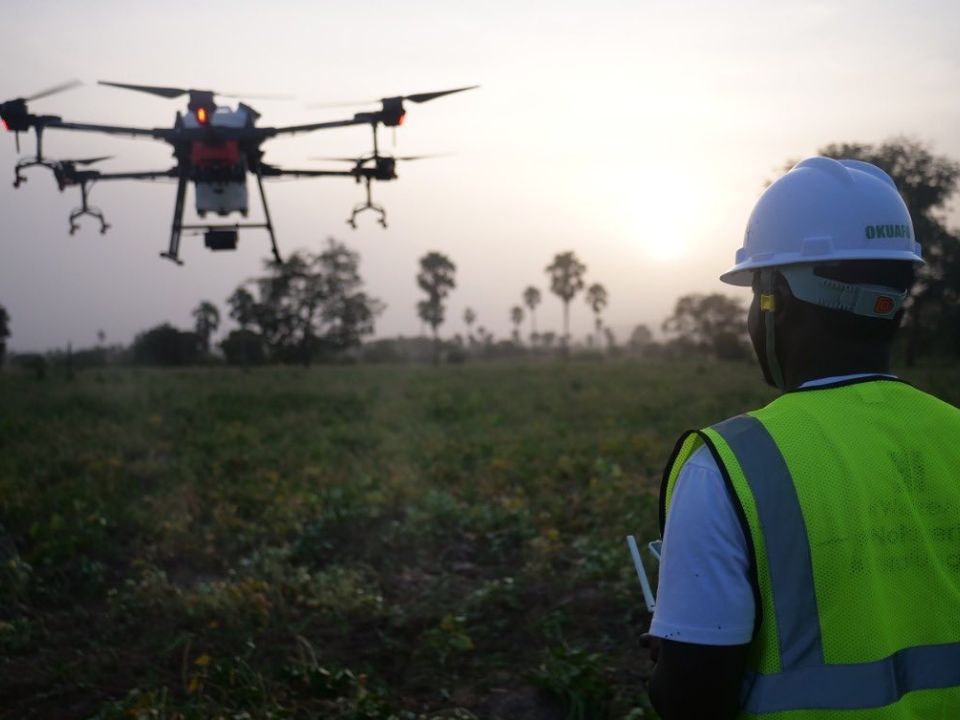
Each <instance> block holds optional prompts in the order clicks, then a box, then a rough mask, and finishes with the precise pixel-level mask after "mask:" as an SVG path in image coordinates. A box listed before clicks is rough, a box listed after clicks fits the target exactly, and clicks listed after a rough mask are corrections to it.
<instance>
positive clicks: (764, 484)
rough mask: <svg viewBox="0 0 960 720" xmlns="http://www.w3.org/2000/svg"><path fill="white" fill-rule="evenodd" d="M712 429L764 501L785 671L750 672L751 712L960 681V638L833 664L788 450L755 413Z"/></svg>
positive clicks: (851, 701) (850, 705)
mask: <svg viewBox="0 0 960 720" xmlns="http://www.w3.org/2000/svg"><path fill="white" fill-rule="evenodd" d="M712 429H713V430H714V431H715V432H716V433H717V434H718V435H720V437H722V438H723V440H724V442H726V444H727V445H728V446H729V447H730V449H731V450H732V451H733V453H734V455H736V458H737V461H738V462H739V464H740V468H741V469H742V471H743V475H744V477H745V478H746V481H747V483H748V485H749V486H750V491H751V493H752V494H753V497H754V499H755V502H756V507H757V515H758V517H759V520H760V527H761V532H762V534H763V542H764V545H765V547H766V553H767V564H768V566H769V568H768V571H769V575H770V582H771V592H772V595H773V604H774V607H773V611H774V613H775V615H776V618H775V620H776V623H777V632H778V635H779V640H780V648H779V651H780V667H781V672H779V673H774V674H767V675H765V674H760V673H747V675H746V677H745V678H744V687H743V697H742V702H743V710H745V711H746V712H748V713H751V714H756V715H761V714H766V713H774V712H782V711H786V710H804V709H810V710H814V709H838V710H846V709H856V708H872V707H881V706H884V705H889V704H890V703H893V702H896V701H897V700H899V699H900V698H901V697H903V696H904V695H905V694H907V693H908V692H911V691H914V690H931V689H943V688H949V687H955V686H960V643H948V644H942V645H925V646H919V647H910V648H905V649H903V650H900V651H898V652H896V653H894V654H892V655H890V656H889V657H886V658H883V659H881V660H877V661H874V662H867V663H855V664H843V665H838V664H827V663H826V662H825V660H824V656H823V642H822V637H821V633H820V617H819V614H818V612H817V597H816V586H815V585H814V581H813V563H812V561H811V557H810V541H809V538H808V537H807V530H806V526H805V524H804V521H803V514H802V512H801V509H800V501H799V499H798V498H797V492H796V488H795V487H794V484H793V479H792V478H791V476H790V471H789V470H788V468H787V465H786V462H785V461H784V459H783V455H782V453H781V452H780V449H779V448H778V447H777V444H776V442H775V441H774V440H773V438H772V437H771V436H770V433H769V432H767V429H766V428H765V427H764V426H763V424H762V423H761V422H760V421H759V420H757V419H756V418H753V417H751V416H749V415H739V416H737V417H734V418H731V419H730V420H726V421H724V422H722V423H719V424H718V425H714V426H713V427H712Z"/></svg>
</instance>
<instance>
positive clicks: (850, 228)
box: [720, 157, 923, 286]
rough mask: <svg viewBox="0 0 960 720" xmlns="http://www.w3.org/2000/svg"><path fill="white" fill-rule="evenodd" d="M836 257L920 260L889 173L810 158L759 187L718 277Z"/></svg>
mask: <svg viewBox="0 0 960 720" xmlns="http://www.w3.org/2000/svg"><path fill="white" fill-rule="evenodd" d="M837 260H904V261H910V262H917V263H922V262H923V258H922V257H921V249H920V244H919V243H918V242H916V240H915V238H914V236H913V223H912V222H911V221H910V213H909V212H908V211H907V206H906V205H905V204H904V202H903V199H902V198H901V197H900V194H899V193H898V192H897V186H896V184H895V183H894V182H893V180H892V179H891V178H890V176H889V175H887V174H886V173H885V172H884V171H883V170H881V169H880V168H878V167H877V166H875V165H871V164H870V163H866V162H862V161H860V160H831V159H830V158H825V157H813V158H809V159H807V160H803V161H802V162H799V163H797V164H796V165H795V166H794V167H793V168H792V169H791V170H790V172H788V173H787V174H786V175H784V176H783V177H781V178H780V179H779V180H777V181H776V182H775V183H773V184H772V185H771V186H770V187H769V188H767V190H766V192H764V193H763V195H762V196H761V197H760V199H759V200H758V201H757V204H756V206H755V207H754V208H753V212H752V213H751V215H750V220H749V221H748V223H747V232H746V234H745V236H744V241H743V247H742V248H740V249H739V250H737V256H736V264H735V265H734V266H733V267H732V268H731V269H730V270H728V271H727V272H725V273H724V274H723V275H721V276H720V279H721V280H722V281H723V282H725V283H729V284H731V285H742V286H749V285H750V284H751V282H752V280H753V271H755V270H760V269H762V268H775V267H777V268H778V267H783V266H788V265H801V264H803V265H813V264H816V263H824V262H835V261H837Z"/></svg>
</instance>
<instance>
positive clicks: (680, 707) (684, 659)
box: [641, 635, 749, 720]
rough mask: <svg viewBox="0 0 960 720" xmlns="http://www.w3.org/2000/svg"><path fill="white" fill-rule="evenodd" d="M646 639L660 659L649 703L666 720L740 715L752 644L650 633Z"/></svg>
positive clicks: (714, 719)
mask: <svg viewBox="0 0 960 720" xmlns="http://www.w3.org/2000/svg"><path fill="white" fill-rule="evenodd" d="M644 638H649V639H647V640H644ZM644 642H646V643H647V645H646V646H647V647H649V648H650V657H651V658H654V659H655V660H656V663H657V666H656V667H655V668H654V669H653V675H652V676H651V678H650V702H651V703H652V704H653V707H654V709H656V711H657V713H659V715H660V717H661V718H663V720H703V718H710V719H711V720H732V719H733V718H734V717H736V715H737V713H738V712H739V707H740V685H741V683H742V682H743V669H744V666H745V665H746V660H747V648H748V647H749V645H694V644H692V643H681V642H676V641H674V640H660V639H659V638H656V637H651V636H649V635H646V636H643V637H641V644H643V643H644Z"/></svg>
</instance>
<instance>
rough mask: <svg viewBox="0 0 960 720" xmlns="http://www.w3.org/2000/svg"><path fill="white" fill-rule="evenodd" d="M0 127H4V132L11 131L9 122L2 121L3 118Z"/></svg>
mask: <svg viewBox="0 0 960 720" xmlns="http://www.w3.org/2000/svg"><path fill="white" fill-rule="evenodd" d="M0 125H2V126H3V129H4V130H7V131H9V130H10V126H9V125H7V121H6V120H4V119H2V118H0Z"/></svg>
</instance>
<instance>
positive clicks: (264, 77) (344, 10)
mask: <svg viewBox="0 0 960 720" xmlns="http://www.w3.org/2000/svg"><path fill="white" fill-rule="evenodd" d="M5 10H6V22H5V24H4V25H3V27H0V60H2V61H3V66H4V67H5V68H8V73H7V77H6V79H5V81H4V82H3V83H2V85H3V87H2V88H0V98H2V99H3V100H6V99H11V98H15V97H19V96H23V95H29V94H31V93H33V92H36V91H38V90H40V89H42V88H44V87H48V86H50V85H54V84H56V83H58V82H61V81H63V80H68V79H71V78H74V77H77V78H80V79H81V80H83V81H84V82H85V85H84V86H83V87H80V88H77V89H75V90H71V91H70V92H67V93H63V94H61V95H56V96H53V97H50V98H45V99H42V100H39V101H37V102H35V103H32V104H31V110H32V111H33V112H35V113H50V114H58V115H62V116H63V117H64V118H65V119H67V120H74V121H87V122H98V123H106V124H116V125H138V126H144V127H169V126H170V125H171V124H172V122H173V117H174V114H175V112H176V111H177V110H183V109H184V106H185V102H183V101H182V100H165V99H161V98H156V97H151V96H148V95H143V94H139V93H133V92H126V91H123V90H118V89H115V88H107V87H100V86H97V85H96V81H97V80H113V81H117V82H127V83H148V84H157V85H174V86H183V87H195V88H212V89H216V90H221V91H224V92H249V93H278V94H294V95H296V96H297V100H296V101H287V102H281V101H250V104H252V105H253V106H254V107H256V108H257V110H258V111H259V112H260V113H261V114H262V117H261V119H260V121H259V123H258V124H259V125H261V126H273V125H283V124H300V123H306V122H312V121H321V120H332V119H341V118H347V117H350V116H351V115H352V114H353V112H356V111H357V110H360V109H363V108H344V109H308V108H307V107H306V105H307V104H308V103H324V102H330V103H335V102H340V101H352V100H358V99H359V100H362V99H365V98H377V97H383V96H390V95H396V94H406V93H416V92H424V91H430V90H438V89H445V88H453V87H461V86H464V85H471V84H479V85H481V88H480V89H478V90H474V91H471V92H468V93H462V94H459V95H454V96H451V97H448V98H442V99H438V100H436V101H433V102H430V103H428V104H424V105H410V106H409V107H408V116H407V122H406V123H405V124H404V126H403V127H401V128H398V130H397V133H396V138H397V140H396V147H395V148H394V146H393V144H392V140H391V132H390V131H389V130H386V131H382V132H381V151H382V152H385V153H393V152H396V154H397V155H420V154H433V153H441V154H444V153H449V156H446V157H440V158H434V159H430V160H424V161H422V162H416V163H409V164H405V165H403V166H400V167H398V174H399V175H400V179H399V180H397V181H396V182H393V183H379V184H375V185H374V188H373V192H374V199H375V201H377V202H379V203H380V204H382V205H384V206H385V208H386V210H387V213H388V220H389V224H390V227H389V228H388V229H387V230H383V229H382V228H381V227H380V226H379V225H377V224H376V223H375V221H374V218H372V217H371V216H370V215H369V214H367V215H361V216H359V217H358V225H359V229H357V230H356V231H354V230H351V229H350V228H348V227H347V225H346V224H345V222H344V220H345V219H346V217H348V215H349V213H350V210H351V209H352V207H353V206H354V205H355V204H356V203H358V202H360V201H362V199H363V187H362V186H358V185H355V184H354V183H353V181H352V180H350V179H341V178H322V179H315V180H302V181H295V182H274V183H272V184H268V187H267V193H268V199H269V201H270V209H271V214H272V215H273V218H274V222H275V225H276V228H277V232H278V240H279V244H280V249H281V251H282V252H283V253H284V254H289V253H290V252H292V251H293V250H295V249H298V248H309V249H311V250H314V251H316V250H319V249H320V248H321V247H322V246H323V244H324V242H325V240H326V238H328V237H335V238H337V239H338V240H340V241H342V242H344V243H345V244H346V245H347V246H348V247H350V248H351V249H353V250H355V251H357V252H359V253H360V255H361V265H360V268H361V274H362V275H363V278H364V280H365V282H366V289H367V291H368V292H369V293H370V294H372V295H374V296H376V297H378V298H380V299H381V300H383V301H384V302H385V303H386V305H387V309H386V311H385V312H384V314H383V315H382V316H381V317H380V318H379V319H378V321H377V332H376V336H377V337H394V336H397V335H407V336H410V335H417V334H419V329H420V321H419V320H418V318H417V316H416V311H415V305H416V302H417V300H418V299H419V297H420V296H421V293H420V292H419V290H418V289H417V287H416V283H415V275H416V272H417V263H418V260H419V258H420V257H421V256H422V255H424V254H425V253H426V252H428V251H430V250H436V251H439V252H442V253H444V254H446V255H447V256H448V257H450V258H451V260H453V262H454V263H455V264H456V266H457V273H456V280H457V288H456V289H455V290H454V291H453V292H452V294H451V297H450V300H449V302H448V305H447V322H446V323H445V324H444V325H443V326H442V327H441V329H440V332H441V334H442V335H443V336H452V335H454V334H456V333H458V332H459V333H462V332H463V327H464V324H463V321H462V315H463V310H464V308H466V307H468V306H469V307H472V308H473V309H474V310H475V311H476V312H477V315H478V320H477V325H484V326H485V327H487V328H488V329H489V330H491V331H492V332H494V334H495V335H497V336H498V337H507V336H509V333H510V331H511V324H510V321H509V311H510V308H511V307H512V306H513V305H516V304H521V293H522V292H523V289H524V288H525V287H526V286H528V285H531V284H532V285H536V286H537V287H539V288H540V290H541V291H542V293H543V301H542V304H541V305H540V307H539V308H538V310H537V323H538V327H539V328H540V329H541V331H544V330H554V331H556V332H558V333H559V332H560V329H561V327H562V321H561V314H562V305H561V303H560V302H559V301H558V300H557V299H556V298H555V297H554V296H553V295H551V294H550V292H549V287H548V284H547V276H546V273H545V272H544V269H545V267H546V266H547V265H548V264H549V263H550V261H551V260H552V258H553V256H554V255H555V254H556V253H558V252H562V251H566V250H572V251H574V252H575V253H576V254H577V255H578V256H579V258H580V259H581V260H582V261H583V262H584V263H585V264H586V266H587V268H588V270H587V276H586V277H587V281H588V283H589V282H600V283H602V284H604V285H605V286H606V288H607V290H608V291H609V295H610V304H609V306H608V308H607V310H606V311H605V312H604V314H603V316H604V319H605V322H606V324H607V325H609V326H611V327H613V328H614V329H615V331H616V332H617V335H618V338H619V340H620V341H621V342H623V341H625V340H626V339H627V334H628V333H629V329H630V328H632V327H633V326H634V325H636V324H638V323H645V324H647V325H648V326H650V328H651V329H652V330H654V331H657V330H658V329H659V325H660V323H661V321H662V320H663V319H664V318H665V317H667V316H668V315H669V314H670V311H671V309H672V307H673V304H674V303H675V301H676V299H677V298H678V297H679V296H681V295H684V294H687V293H691V292H703V293H709V292H724V293H726V294H729V295H734V296H740V297H744V298H746V296H747V295H746V292H745V291H744V290H740V289H734V288H730V287H728V286H725V285H723V284H722V283H720V282H719V280H718V279H717V276H718V275H719V274H720V273H721V272H722V271H724V270H725V269H727V267H728V266H729V265H730V264H731V263H732V259H733V254H734V251H735V250H736V248H737V247H738V246H739V244H740V241H741V238H742V234H743V229H744V226H745V224H746V220H747V216H748V214H749V212H750V209H751V207H752V205H753V203H754V202H755V201H756V199H757V197H758V196H759V194H760V193H761V192H762V190H763V187H764V182H765V181H767V180H770V179H772V178H774V177H775V176H776V175H777V174H778V173H779V172H780V171H781V169H782V167H783V165H784V163H785V162H786V161H787V160H789V159H799V158H802V157H805V156H809V155H812V154H814V153H815V152H816V150H817V149H818V148H819V147H822V146H823V145H826V144H828V143H832V142H864V143H877V142H882V141H883V140H885V139H888V138H890V137H893V136H899V135H905V136H908V137H911V138H915V139H917V140H919V141H921V142H924V143H926V144H927V145H928V146H929V147H930V148H931V149H932V151H933V152H934V153H936V154H940V155H947V156H950V157H952V158H955V159H960V133H958V131H957V128H958V127H960V94H958V93H957V91H956V88H957V87H958V86H960V83H958V80H960V49H958V46H957V43H956V29H957V28H958V27H960V24H958V21H960V6H957V5H955V4H951V3H946V2H918V3H914V4H911V5H910V6H909V7H907V6H904V5H902V4H894V3H882V4H878V3H868V2H861V1H858V2H834V3H830V2H780V3H769V2H759V1H758V0H757V1H755V0H749V1H747V0H744V1H742V2H733V3H724V4H715V3H707V2H677V3H670V4H669V5H665V4H658V3H653V2H617V1H613V0H607V1H606V2H594V3H590V4H589V5H588V4H587V3H583V2H577V3H574V2H551V3H547V2H529V3H524V4H522V5H517V4H515V3H505V2H490V3H484V4H483V5H471V4H452V3H440V2H413V3H406V4H404V5H402V6H399V5H395V4H391V3H385V2H375V3H367V4H364V5H362V6H360V5H353V4H350V5H348V4H336V5H331V6H329V7H324V8H322V9H320V8H319V7H318V6H317V5H315V4H311V3H306V2H294V1H288V2H278V3H274V4H271V5H270V6H269V7H268V6H265V5H262V4H259V3H252V2H238V1H234V2H212V3H205V4H203V6H201V7H197V6H194V5H192V4H188V3H186V2H183V1H182V0H173V1H171V2H167V3H164V4H163V5H162V6H161V5H158V4H152V3H140V4H129V3H121V2H118V1H113V0H111V1H101V2H91V3H88V4H85V5H84V6H83V9H82V11H80V10H78V9H77V7H76V6H75V5H72V4H70V3H66V2H52V1H44V0H40V1H38V2H33V3H29V4H27V3H23V4H16V5H11V6H10V7H8V8H5ZM14 68H15V69H16V70H15V71H11V70H12V69H14ZM226 102H233V101H226ZM369 135H370V133H369V129H368V128H367V127H355V128H344V129H337V130H329V131H320V132H316V133H312V134H308V135H298V136H295V137H292V138H286V139H279V140H271V141H268V142H266V143H265V144H264V149H265V150H266V160H267V161H268V162H271V163H276V164H279V165H281V166H290V167H316V168H321V167H326V166H329V164H326V165H325V164H324V163H319V162H312V161H308V160H307V158H308V157H310V156H317V155H332V156H348V157H355V156H359V155H361V154H363V153H367V152H369V150H370V149H371V148H370V139H369ZM44 141H45V142H44V145H45V150H46V153H47V154H48V155H49V156H50V157H52V158H57V157H60V158H76V157H90V156H96V155H113V156H115V157H114V159H112V160H110V161H109V162H105V163H103V164H102V165H101V166H98V167H99V168H100V169H103V170H105V171H109V170H112V171H121V170H142V169H164V168H167V167H169V166H170V165H171V164H172V162H171V159H170V148H169V146H168V145H166V144H165V143H162V142H158V141H152V140H134V139H129V138H123V137H107V136H100V135H94V134H87V133H68V132H63V131H56V130H49V131H48V132H47V133H46V134H45V137H44ZM33 147H34V143H33V139H32V137H26V136H21V155H26V154H30V153H32V152H33ZM16 158H17V153H16V151H15V148H14V142H13V136H12V134H7V133H0V217H2V218H3V232H2V245H0V247H2V250H0V304H2V305H3V306H5V307H6V308H7V310H8V311H9V313H10V316H11V330H12V336H11V338H10V340H9V347H10V349H11V350H12V351H14V352H27V351H37V350H46V349H52V348H62V347H65V346H66V344H67V343H68V342H72V344H73V346H74V347H80V346H89V345H94V344H95V343H96V336H97V331H98V330H101V329H102V330H103V331H104V332H105V333H106V336H107V343H108V344H110V343H124V344H127V343H129V342H130V341H131V340H132V339H133V336H134V335H135V334H136V333H137V332H139V331H142V330H144V329H147V328H149V327H152V326H154V325H157V324H159V323H161V322H165V321H168V322H171V323H173V324H174V325H177V326H179V327H189V326H191V325H192V321H191V318H190V311H191V310H192V309H193V308H194V307H195V306H196V305H197V303H199V302H200V301H201V300H210V301H212V302H214V303H215V304H217V306H218V307H220V309H221V313H222V315H223V318H222V325H221V331H220V333H219V335H222V334H223V332H224V329H227V328H229V327H230V326H231V321H229V319H228V318H227V314H226V304H225V299H226V297H227V296H228V295H229V294H230V293H231V292H232V291H233V289H234V288H235V287H236V286H237V285H238V284H240V283H241V282H242V281H244V280H245V279H248V278H251V277H254V276H256V275H258V274H260V268H261V261H262V259H263V258H265V257H266V256H267V255H268V253H269V244H268V241H267V237H266V234H265V233H264V232H263V231H258V230H248V231H245V232H242V233H241V236H240V244H239V247H238V250H237V251H236V252H234V253H216V254H214V253H210V252H209V251H207V250H206V249H205V248H203V243H202V239H201V238H200V237H185V238H184V239H183V242H182V245H181V257H182V258H183V260H184V261H185V263H186V265H185V266H184V267H176V266H175V265H173V264H172V263H170V262H168V261H165V260H161V259H160V258H159V257H158V254H159V252H160V251H161V250H164V249H165V248H166V245H167V242H168V237H169V230H170V222H171V218H172V213H173V204H174V189H175V187H174V185H172V184H170V183H166V182H158V183H135V182H117V183H109V184H108V183H102V184H101V185H99V186H96V187H95V188H94V189H93V191H92V193H91V198H90V202H91V204H92V205H95V206H98V207H99V208H101V209H102V210H103V211H104V212H105V214H106V216H107V220H108V222H110V223H111V225H112V228H111V230H110V231H109V232H108V233H107V234H106V235H103V236H102V235H100V233H99V231H98V228H97V226H96V223H95V222H93V221H91V219H90V218H82V219H81V221H80V225H81V229H80V230H79V231H78V232H77V233H76V234H75V235H73V236H70V235H69V234H68V232H67V227H68V225H67V215H68V213H69V211H70V210H71V209H72V208H73V207H75V206H77V205H79V192H78V191H76V190H68V191H67V192H65V193H63V194H60V193H58V192H57V190H56V186H55V184H54V181H53V179H52V177H50V173H49V172H48V171H46V170H42V169H33V170H28V171H27V175H28V177H29V178H30V179H29V182H28V183H27V184H25V185H24V186H22V187H21V188H20V189H18V190H14V189H13V188H12V187H11V185H10V183H11V182H12V180H13V166H14V164H15V162H16ZM4 173H6V180H4V175H3V174H4ZM248 187H249V189H250V191H251V210H252V212H251V216H252V217H254V216H257V213H256V212H255V211H254V210H253V209H254V208H257V207H258V205H257V203H256V200H257V196H256V193H255V183H253V184H250V185H248ZM192 198H193V193H192V189H191V190H190V191H189V192H188V195H187V206H188V211H187V216H186V217H187V218H189V217H191V216H192V215H193V212H192V203H193V199H192ZM950 219H951V225H956V224H957V223H958V219H960V215H958V213H957V212H956V210H953V211H951V215H950ZM921 240H922V238H921ZM592 326H593V318H592V314H591V313H590V312H589V310H588V308H587V307H586V304H585V302H584V300H583V297H582V295H580V296H578V297H577V298H575V299H574V301H573V303H572V307H571V333H572V334H573V335H574V336H583V335H585V334H586V333H587V332H589V331H590V330H591V329H592ZM523 327H524V333H527V332H528V329H529V323H528V321H525V322H524V326H523Z"/></svg>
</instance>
